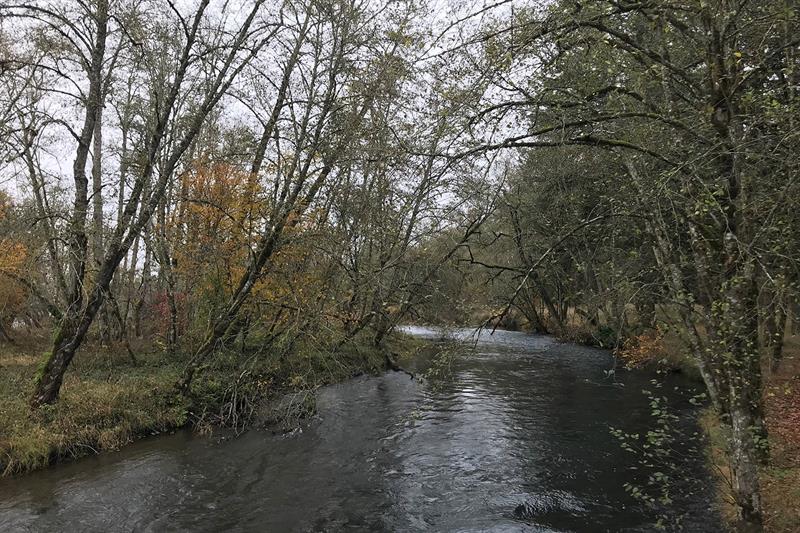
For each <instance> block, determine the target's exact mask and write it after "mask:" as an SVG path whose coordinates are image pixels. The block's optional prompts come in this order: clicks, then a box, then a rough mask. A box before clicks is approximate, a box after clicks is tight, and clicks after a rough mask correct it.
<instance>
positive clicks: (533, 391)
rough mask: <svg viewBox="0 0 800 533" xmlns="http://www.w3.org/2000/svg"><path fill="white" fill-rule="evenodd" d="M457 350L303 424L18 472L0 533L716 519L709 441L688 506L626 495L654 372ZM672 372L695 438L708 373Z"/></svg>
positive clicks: (516, 342) (555, 525)
mask: <svg viewBox="0 0 800 533" xmlns="http://www.w3.org/2000/svg"><path fill="white" fill-rule="evenodd" d="M408 331H409V332H410V333H412V334H415V335H421V336H428V337H438V336H439V335H440V333H439V332H437V331H434V330H430V329H425V328H409V329H408ZM449 334H450V335H454V336H457V337H460V338H462V339H467V338H468V337H469V336H470V334H471V332H469V331H467V330H460V331H454V332H450V333H449ZM457 352H458V353H456V355H455V356H454V357H453V358H452V360H451V361H450V364H449V365H448V366H449V371H448V372H443V373H441V374H442V375H441V376H440V377H429V378H428V379H413V380H412V379H410V378H409V377H408V376H407V375H405V374H403V373H399V372H391V373H387V374H384V375H382V376H378V377H362V378H358V379H355V380H351V381H348V382H345V383H340V384H338V385H333V386H330V387H326V388H324V389H322V390H321V391H320V392H319V394H318V400H317V407H318V416H317V417H315V419H314V420H312V421H310V422H309V423H308V424H307V425H305V427H304V428H303V429H302V430H301V431H297V432H295V433H293V434H289V435H282V436H281V435H273V434H271V433H270V432H268V431H250V432H247V433H245V434H244V435H242V436H240V437H239V438H236V439H232V440H227V441H222V442H220V441H219V440H217V439H213V438H210V439H209V438H199V437H193V436H192V435H191V434H190V433H188V432H179V433H177V434H175V435H171V436H165V437H157V438H152V439H147V440H144V441H141V442H138V443H136V444H134V445H131V446H129V447H126V448H125V449H123V450H122V451H119V452H116V453H106V454H102V455H99V456H96V457H92V458H89V459H84V460H80V461H76V462H73V463H69V464H63V465H59V466H56V467H53V468H50V469H47V470H44V471H41V472H36V473H33V474H30V475H27V476H22V477H18V478H15V479H7V480H4V481H2V482H0V531H47V532H50V531H68V532H72V531H75V532H77V531H97V532H116V531H126V532H127V531H277V532H283V531H464V532H466V531H652V530H653V529H654V528H655V523H656V521H657V520H658V519H659V517H663V516H668V517H675V516H677V515H678V514H685V516H683V517H682V523H683V525H684V528H685V530H687V531H719V529H720V525H719V521H718V519H717V517H716V515H715V514H714V513H713V512H712V511H711V510H710V508H711V505H710V498H711V496H710V493H711V491H710V484H709V478H710V475H709V474H708V472H707V471H706V470H705V467H704V466H703V461H702V459H701V455H702V454H701V453H700V444H699V442H698V441H695V440H691V439H690V440H689V441H688V442H682V443H681V444H678V445H677V447H678V449H677V450H676V451H677V455H679V456H680V457H681V458H682V459H681V461H683V463H682V464H681V469H682V471H683V472H684V474H683V475H681V476H680V479H679V480H678V481H677V482H676V485H675V486H673V487H672V489H671V493H672V496H673V499H674V502H673V503H671V504H669V505H667V506H666V507H664V508H652V507H649V506H645V505H643V504H641V503H640V502H639V501H637V500H636V499H633V498H632V497H631V496H630V495H629V494H628V493H626V491H625V489H624V484H625V483H626V482H629V481H632V480H634V481H635V480H636V479H637V476H639V477H641V476H642V475H645V474H646V472H643V471H642V470H641V469H637V470H631V467H637V465H638V456H636V455H635V454H631V453H626V452H624V451H623V450H622V449H621V447H620V444H619V441H618V440H617V439H616V438H615V437H614V436H612V435H611V434H610V431H609V428H610V427H611V426H613V427H617V428H621V429H623V430H625V431H628V432H640V433H644V432H646V431H647V430H648V429H650V428H651V427H652V425H653V420H652V417H651V414H650V412H651V409H650V407H649V405H648V400H647V398H645V396H644V395H643V394H642V389H645V388H652V384H651V383H650V380H651V379H652V378H653V375H652V374H649V373H645V372H617V373H616V376H615V377H610V376H609V375H608V374H607V372H606V371H607V370H609V369H611V368H612V365H613V361H612V359H611V357H610V355H609V354H608V353H607V352H603V351H601V350H595V349H592V348H586V347H581V346H576V345H572V344H566V343H559V342H556V341H554V340H553V339H550V338H548V337H544V336H536V335H527V334H523V333H511V332H501V331H498V332H496V333H495V334H494V335H492V336H489V335H488V334H483V335H482V336H481V337H480V338H479V340H477V342H474V343H471V344H470V345H469V346H467V345H465V346H464V347H463V348H459V349H458V350H457ZM666 379H667V382H666V383H665V384H664V385H663V386H662V388H661V392H660V394H665V395H667V396H668V397H669V400H670V404H671V407H672V409H673V412H674V413H676V414H677V415H678V417H679V420H678V422H677V424H678V425H679V426H681V427H682V428H683V431H685V432H687V433H691V432H692V431H693V430H694V415H695V408H694V407H693V406H692V405H691V404H690V403H689V402H688V401H687V397H688V396H689V395H690V394H691V389H692V387H693V385H692V384H691V383H689V382H688V381H686V380H685V379H683V378H681V377H680V376H670V377H668V378H666ZM664 391H666V392H664ZM670 519H672V518H670ZM668 524H670V522H668ZM668 527H672V526H671V525H670V526H668Z"/></svg>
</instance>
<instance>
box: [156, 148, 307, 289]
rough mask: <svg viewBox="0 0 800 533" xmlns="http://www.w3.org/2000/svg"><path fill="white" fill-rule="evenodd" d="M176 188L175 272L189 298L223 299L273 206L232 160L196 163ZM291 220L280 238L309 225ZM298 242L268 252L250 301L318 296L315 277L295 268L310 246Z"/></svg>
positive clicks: (241, 271)
mask: <svg viewBox="0 0 800 533" xmlns="http://www.w3.org/2000/svg"><path fill="white" fill-rule="evenodd" d="M180 187H181V202H180V205H179V207H178V209H177V210H176V213H175V216H173V217H172V220H171V221H170V225H171V228H169V232H170V233H171V234H173V235H175V237H176V241H175V242H174V243H173V250H174V260H175V273H176V275H177V276H178V278H179V279H180V280H181V281H182V285H183V288H184V289H185V291H186V293H187V295H188V298H189V299H193V300H194V301H195V302H200V301H209V300H210V301H214V302H217V303H221V301H220V300H221V299H225V298H226V297H227V295H229V294H231V293H232V292H233V291H234V290H235V289H236V287H237V286H238V284H239V281H240V279H241V277H242V276H243V275H244V273H245V271H246V269H247V266H248V263H249V261H250V259H251V257H250V254H251V249H255V248H256V246H257V245H258V240H259V239H260V237H261V235H262V232H263V231H264V226H265V225H266V223H267V222H266V219H267V214H268V210H269V209H270V207H271V206H270V205H269V202H268V201H267V200H264V198H265V197H266V196H267V195H266V194H264V191H263V189H262V188H261V186H260V184H259V183H258V181H257V180H255V179H252V178H251V176H250V174H249V173H248V172H246V171H244V170H242V169H239V168H236V167H233V166H230V165H225V164H211V165H197V166H196V167H195V168H193V169H192V170H191V171H189V172H186V173H185V174H184V175H182V176H181V182H180ZM292 216H293V217H297V215H296V214H293V215H292ZM311 219H313V216H312V217H311ZM292 222H294V223H296V225H295V226H294V227H293V228H287V229H286V231H284V237H289V236H297V235H299V234H300V233H302V232H303V231H306V230H308V224H304V223H303V221H298V220H296V218H295V219H294V220H293V221H292ZM306 222H308V221H306ZM296 241H297V240H296V239H291V242H286V243H284V244H283V245H282V246H281V247H280V249H279V250H278V251H277V252H276V253H275V254H274V255H273V256H272V258H271V261H270V264H269V265H268V268H267V269H266V273H267V275H264V276H262V278H261V279H260V280H259V281H258V282H257V283H256V285H255V287H254V288H253V290H252V292H251V296H250V301H251V302H252V301H254V300H267V301H270V302H277V301H285V300H287V299H290V298H291V299H292V300H293V302H294V304H297V303H299V302H297V301H296V300H297V299H298V298H304V297H307V298H316V297H317V290H316V289H315V288H314V286H315V282H316V281H318V280H317V278H318V276H315V275H314V274H313V273H312V272H309V270H308V269H307V268H305V267H302V268H298V266H301V265H307V264H308V262H309V258H310V257H311V252H312V250H311V249H310V248H309V247H307V246H306V247H304V246H303V245H302V244H299V243H298V242H296ZM294 304H293V305H294ZM190 305H191V304H190Z"/></svg>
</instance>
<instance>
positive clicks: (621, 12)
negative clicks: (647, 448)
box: [0, 0, 800, 531]
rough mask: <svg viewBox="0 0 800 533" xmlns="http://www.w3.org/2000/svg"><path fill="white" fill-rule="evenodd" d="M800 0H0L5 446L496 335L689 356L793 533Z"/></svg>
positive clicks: (11, 471)
mask: <svg viewBox="0 0 800 533" xmlns="http://www.w3.org/2000/svg"><path fill="white" fill-rule="evenodd" d="M799 8H800V6H798V5H797V3H796V2H795V1H794V0H758V1H756V0H577V1H576V0H551V1H536V0H498V1H496V2H484V3H480V4H478V3H475V4H472V3H469V2H467V3H460V2H449V1H445V0H443V1H441V2H427V1H426V0H274V1H269V2H267V1H265V0H232V1H222V0H185V1H184V0H180V1H179V0H4V1H3V2H2V3H1V4H0V141H1V142H0V400H2V404H3V407H2V408H0V472H3V475H5V476H11V475H17V474H20V473H23V472H27V471H29V470H34V469H38V468H41V467H44V466H47V465H49V464H51V463H53V462H56V461H59V460H61V459H67V458H73V457H78V456H82V455H87V454H89V453H93V452H97V451H101V450H110V449H117V448H119V447H121V446H122V445H124V444H127V443H129V442H131V441H133V440H135V439H137V438H138V437H141V436H144V435H149V434H152V433H158V432H165V431H170V430H173V429H175V428H179V427H184V426H190V427H194V428H195V429H196V430H197V431H200V432H210V431H212V428H216V427H229V428H235V429H236V431H237V432H239V431H243V430H244V429H246V428H247V427H248V426H249V425H250V424H251V422H252V420H253V419H254V416H255V415H254V414H255V413H256V412H257V410H258V405H259V403H260V402H262V401H263V400H264V399H265V398H269V397H272V396H274V395H275V394H279V393H285V392H287V391H297V390H314V389H317V388H319V387H321V386H322V385H326V384H330V383H335V382H340V381H342V380H345V379H347V378H350V377H352V376H356V375H359V374H362V373H379V372H382V371H384V370H403V369H404V360H405V359H404V358H405V357H406V356H407V354H408V352H412V351H419V350H420V349H423V348H420V346H418V341H414V340H410V339H408V338H407V337H406V336H404V335H403V334H402V333H400V330H399V329H398V328H400V327H401V326H405V325H409V324H415V325H438V326H469V327H473V328H483V329H484V330H485V331H486V333H485V334H488V333H489V332H493V331H494V330H495V329H497V330H503V329H511V330H523V331H527V332H532V333H536V334H546V335H551V336H553V337H555V338H558V339H560V340H561V341H564V342H567V341H568V342H572V343H578V344H588V345H592V346H597V347H601V348H604V349H608V350H612V351H613V353H614V355H615V357H616V358H617V359H618V360H619V361H620V362H621V365H622V366H627V367H631V368H633V367H636V368H653V367H659V368H667V369H668V370H669V371H670V372H680V373H684V374H687V375H691V376H694V379H695V380H696V382H697V383H698V385H699V386H700V387H701V388H702V390H703V400H702V403H703V404H704V405H705V408H704V409H705V412H706V415H705V416H704V417H703V420H704V424H703V425H704V427H705V430H706V431H708V432H709V434H710V435H711V436H710V437H709V439H708V440H710V441H711V442H712V443H714V442H716V445H715V446H711V445H709V446H710V447H714V448H715V450H712V451H711V452H709V453H710V455H711V456H712V457H711V458H710V459H709V462H711V463H713V468H714V469H716V470H718V471H719V472H718V473H717V475H718V476H719V477H720V478H721V479H720V480H719V482H718V483H717V490H718V492H719V493H720V494H719V500H720V502H721V503H720V506H721V507H722V508H723V509H725V510H724V511H723V512H722V514H725V515H727V517H726V519H725V520H727V523H728V525H730V527H731V528H732V529H733V528H738V529H737V530H741V531H762V530H767V531H797V529H795V528H798V527H800V514H799V513H800V511H798V509H800V492H798V487H800V339H798V334H800V326H798V325H797V322H798V320H799V319H800V10H799ZM618 372H623V370H619V371H618ZM476 429H478V428H476ZM620 453H624V452H623V451H620Z"/></svg>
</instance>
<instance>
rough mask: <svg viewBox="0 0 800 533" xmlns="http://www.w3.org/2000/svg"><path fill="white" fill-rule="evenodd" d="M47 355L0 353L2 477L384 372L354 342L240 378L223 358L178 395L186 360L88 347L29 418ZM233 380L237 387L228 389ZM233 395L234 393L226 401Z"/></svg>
mask: <svg viewBox="0 0 800 533" xmlns="http://www.w3.org/2000/svg"><path fill="white" fill-rule="evenodd" d="M418 343H419V341H417V340H413V339H409V338H406V337H405V336H401V335H395V336H393V337H391V338H390V340H389V341H388V343H387V349H388V350H390V351H391V352H393V353H401V354H402V353H407V352H410V351H413V350H415V349H417V347H418ZM45 348H46V343H45V340H44V339H28V340H26V341H23V342H22V343H18V344H16V345H7V344H3V345H2V346H0V477H2V476H9V475H14V474H20V473H24V472H28V471H31V470H36V469H39V468H43V467H46V466H48V465H51V464H53V463H56V462H60V461H67V460H72V459H76V458H80V457H84V456H87V455H93V454H97V453H100V452H103V451H109V450H117V449H119V448H121V447H123V446H125V445H126V444H129V443H131V442H133V441H135V440H137V439H140V438H142V437H147V436H151V435H158V434H160V433H164V432H170V431H173V430H175V429H177V428H181V427H185V426H192V427H194V428H196V429H199V430H200V431H209V430H211V429H212V428H213V427H214V426H215V425H219V424H226V423H234V424H246V422H247V421H246V420H241V419H240V420H231V415H232V414H234V413H236V412H237V411H238V410H240V409H241V407H242V405H241V402H242V401H243V400H242V399H243V398H245V400H244V401H247V402H255V401H260V400H262V399H265V398H269V397H273V396H276V395H280V394H285V393H287V392H291V391H297V390H309V389H316V388H317V387H320V386H322V385H326V384H329V383H334V382H338V381H342V380H345V379H348V378H350V377H352V376H354V375H358V374H361V373H370V372H371V373H376V372H380V371H382V370H383V369H385V356H384V353H382V352H380V351H378V350H375V349H373V348H372V347H371V346H369V345H368V344H367V343H353V344H352V345H350V346H348V348H347V349H344V350H342V351H340V352H338V353H337V354H336V356H335V357H330V356H329V354H324V353H320V352H315V351H311V350H307V349H300V350H297V351H296V352H294V353H291V354H290V355H287V356H285V357H281V358H275V360H270V361H268V363H267V364H265V365H264V366H263V367H261V368H259V369H258V371H257V372H254V371H253V370H252V369H251V370H250V375H249V376H247V378H246V379H244V380H243V379H237V378H241V377H242V375H243V374H242V369H241V367H240V366H239V365H238V364H235V363H234V361H236V360H237V359H236V358H226V357H224V356H223V357H218V358H216V359H215V361H216V362H215V364H214V365H213V366H210V367H209V368H206V369H205V370H204V373H203V376H202V379H198V380H197V381H196V383H195V386H194V388H193V394H192V395H191V396H190V397H184V396H182V395H180V394H178V393H177V392H176V389H175V383H176V382H177V381H178V378H179V377H180V375H181V372H182V371H183V368H184V367H185V363H186V360H187V359H188V357H187V356H185V355H176V356H166V355H165V354H164V353H163V352H162V351H160V350H158V349H157V347H155V346H145V347H142V346H139V347H137V350H136V351H137V363H136V364H134V363H133V361H132V360H131V359H130V358H129V357H128V356H127V354H126V353H125V350H124V349H122V348H111V347H100V346H92V345H88V346H86V347H85V348H84V349H83V350H82V351H81V353H80V354H79V355H78V357H76V359H75V362H74V364H73V366H72V367H71V368H70V371H69V372H67V375H66V377H65V380H64V385H63V388H62V394H61V397H60V399H59V401H58V402H57V403H56V404H55V405H52V406H45V407H43V408H40V409H38V410H36V411H31V409H30V407H29V406H28V399H29V397H30V394H31V391H32V387H33V380H34V376H35V375H36V371H37V368H38V366H39V364H40V361H41V357H42V355H41V354H42V352H43V351H44V349H45ZM223 355H224V354H223ZM231 383H237V384H238V387H239V388H238V389H236V390H234V389H232V388H231ZM232 392H234V393H235V394H237V395H238V396H234V397H233V398H234V399H233V400H232V399H231V398H232V396H231V394H232Z"/></svg>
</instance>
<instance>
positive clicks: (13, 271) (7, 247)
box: [0, 191, 28, 316]
mask: <svg viewBox="0 0 800 533" xmlns="http://www.w3.org/2000/svg"><path fill="white" fill-rule="evenodd" d="M10 208H11V200H10V199H9V198H8V196H7V195H6V194H5V193H2V191H0V221H2V220H3V219H4V218H5V217H6V216H7V215H8V211H9V209H10ZM27 259H28V250H27V248H26V247H25V245H24V244H22V243H21V242H18V241H14V240H13V239H8V238H5V239H0V316H8V315H13V314H15V313H16V312H17V311H18V310H19V309H20V308H21V307H22V305H23V304H24V303H25V300H26V298H27V291H26V290H25V288H24V287H22V286H21V285H20V284H19V283H17V282H16V281H14V278H16V277H17V276H21V275H23V274H24V271H25V264H26V262H27ZM3 274H6V275H3Z"/></svg>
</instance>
